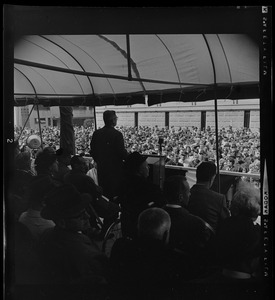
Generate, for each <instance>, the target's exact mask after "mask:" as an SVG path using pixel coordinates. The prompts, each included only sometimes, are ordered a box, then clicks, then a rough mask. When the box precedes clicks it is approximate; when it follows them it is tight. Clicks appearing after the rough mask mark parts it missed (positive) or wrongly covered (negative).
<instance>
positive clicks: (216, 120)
mask: <svg viewBox="0 0 275 300" xmlns="http://www.w3.org/2000/svg"><path fill="white" fill-rule="evenodd" d="M214 89H215V91H214V92H215V132H216V162H217V185H218V192H220V190H221V188H220V168H219V132H218V105H217V96H216V85H215V87H214Z"/></svg>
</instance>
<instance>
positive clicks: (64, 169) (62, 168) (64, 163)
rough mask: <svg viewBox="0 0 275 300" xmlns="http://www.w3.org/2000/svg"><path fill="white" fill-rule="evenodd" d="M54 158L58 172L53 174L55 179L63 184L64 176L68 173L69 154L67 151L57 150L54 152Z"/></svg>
mask: <svg viewBox="0 0 275 300" xmlns="http://www.w3.org/2000/svg"><path fill="white" fill-rule="evenodd" d="M56 158H57V161H58V171H57V172H56V174H55V178H56V179H58V180H59V181H61V182H64V176H65V174H67V173H68V172H70V170H71V169H70V168H69V165H70V161H71V154H70V152H69V151H68V150H67V149H63V148H59V149H58V150H57V151H56Z"/></svg>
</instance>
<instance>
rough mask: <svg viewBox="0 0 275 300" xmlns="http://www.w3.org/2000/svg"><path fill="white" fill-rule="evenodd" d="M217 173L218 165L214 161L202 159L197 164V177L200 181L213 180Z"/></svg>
mask: <svg viewBox="0 0 275 300" xmlns="http://www.w3.org/2000/svg"><path fill="white" fill-rule="evenodd" d="M215 175H216V165H215V163H214V162H212V161H202V162H201V163H200V164H199V165H198V166H197V171H196V178H197V181H199V182H206V181H209V180H211V179H212V178H213V177H215Z"/></svg>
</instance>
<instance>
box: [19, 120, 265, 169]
mask: <svg viewBox="0 0 275 300" xmlns="http://www.w3.org/2000/svg"><path fill="white" fill-rule="evenodd" d="M116 128H117V129H118V130H119V131H121V132H122V134H123V137H124V141H125V147H126V149H127V151H128V152H134V151H138V152H140V153H141V154H147V155H149V154H159V153H160V147H159V137H162V138H163V143H162V147H161V151H162V152H161V154H162V155H165V156H166V157H167V160H166V164H167V165H179V166H189V167H196V166H197V165H198V164H199V163H200V162H201V161H204V160H212V161H215V160H216V143H215V131H214V130H213V129H212V128H210V127H207V128H206V129H204V130H200V129H199V128H198V127H196V126H192V127H182V128H175V127H173V126H172V127H170V128H168V127H165V128H159V127H158V126H154V127H149V126H138V127H131V126H117V127H116ZM93 131H94V129H93V128H91V127H87V128H84V127H83V126H74V132H75V148H76V153H77V154H80V153H83V155H85V156H89V150H90V149H89V147H90V141H91V138H92V135H93ZM14 132H15V138H16V137H19V135H20V133H21V132H20V128H18V127H15V130H14ZM31 134H37V135H39V132H38V130H35V129H26V128H25V129H24V131H23V133H21V137H20V140H19V143H20V147H21V148H22V147H23V146H24V145H26V140H27V138H28V136H30V135H31ZM42 138H43V141H44V143H45V145H47V146H51V147H53V148H55V149H56V150H57V149H58V148H59V140H60V129H59V128H58V127H50V126H48V127H43V128H42ZM219 139H220V140H219V154H220V155H219V156H220V159H219V166H220V169H221V170H228V171H237V172H243V173H256V174H259V173H260V132H259V131H256V132H252V131H251V130H250V129H249V128H234V129H233V128H232V126H229V127H228V128H224V127H223V128H221V129H220V130H219ZM215 162H216V161H215Z"/></svg>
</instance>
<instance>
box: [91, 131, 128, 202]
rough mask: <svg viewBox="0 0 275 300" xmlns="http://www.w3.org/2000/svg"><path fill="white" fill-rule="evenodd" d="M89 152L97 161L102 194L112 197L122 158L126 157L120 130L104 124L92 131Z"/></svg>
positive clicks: (119, 176) (119, 178)
mask: <svg viewBox="0 0 275 300" xmlns="http://www.w3.org/2000/svg"><path fill="white" fill-rule="evenodd" d="M90 148H91V150H90V154H91V156H92V157H93V159H94V160H95V162H96V163H97V174H98V183H99V185H100V186H101V187H102V189H103V194H104V195H106V196H107V197H108V198H110V199H112V198H113V197H114V196H117V192H118V190H117V188H118V186H119V184H120V182H121V179H122V175H123V173H122V172H123V160H124V159H125V158H126V157H127V151H126V149H125V147H124V139H123V135H122V133H121V132H119V131H118V130H116V129H115V128H114V127H112V126H104V127H103V128H100V129H98V130H96V131H95V132H94V133H93V136H92V140H91V144H90Z"/></svg>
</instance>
